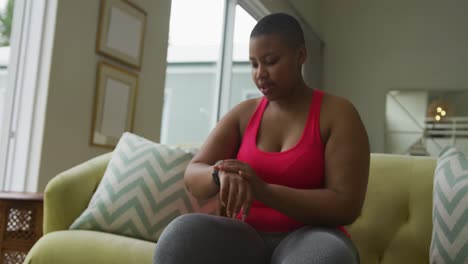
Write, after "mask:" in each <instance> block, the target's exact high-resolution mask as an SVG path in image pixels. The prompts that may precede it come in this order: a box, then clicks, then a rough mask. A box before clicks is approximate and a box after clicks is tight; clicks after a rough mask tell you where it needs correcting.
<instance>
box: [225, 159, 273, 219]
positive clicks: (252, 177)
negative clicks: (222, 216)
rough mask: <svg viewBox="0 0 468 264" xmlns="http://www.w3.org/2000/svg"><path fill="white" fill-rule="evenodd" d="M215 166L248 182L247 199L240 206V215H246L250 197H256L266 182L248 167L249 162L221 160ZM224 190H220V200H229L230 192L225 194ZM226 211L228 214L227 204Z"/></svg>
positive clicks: (250, 202) (250, 200) (250, 201)
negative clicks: (241, 213) (241, 206)
mask: <svg viewBox="0 0 468 264" xmlns="http://www.w3.org/2000/svg"><path fill="white" fill-rule="evenodd" d="M216 168H217V169H219V170H220V171H224V172H226V173H228V175H235V176H236V177H237V178H236V179H237V180H240V179H239V178H238V177H239V176H240V178H241V179H243V180H244V181H246V182H247V183H248V184H247V185H248V188H249V192H248V200H246V201H245V203H244V206H243V208H242V211H243V216H242V217H243V218H245V217H246V216H247V215H248V212H249V209H250V205H251V204H252V199H253V198H254V197H256V196H257V195H258V194H259V193H260V192H261V191H262V190H263V189H264V188H265V186H266V183H265V182H264V181H263V180H262V179H261V178H260V177H258V176H257V174H256V173H255V171H254V169H252V167H250V165H249V164H247V163H244V162H241V161H239V160H235V159H227V160H223V161H222V162H220V163H219V164H217V165H216ZM221 186H222V184H221ZM226 188H227V187H226ZM226 192H228V189H226V190H224V192H223V191H221V201H223V199H229V200H231V192H230V191H229V195H227V194H226ZM223 196H224V197H223ZM224 201H226V200H224ZM227 211H228V214H229V212H230V211H229V206H228V210H227ZM231 212H232V211H231Z"/></svg>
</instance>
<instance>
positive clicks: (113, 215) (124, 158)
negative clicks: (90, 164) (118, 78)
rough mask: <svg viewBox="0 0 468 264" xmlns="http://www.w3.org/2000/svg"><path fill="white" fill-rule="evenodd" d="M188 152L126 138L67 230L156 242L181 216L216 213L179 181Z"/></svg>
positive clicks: (127, 135) (213, 201) (213, 205)
mask: <svg viewBox="0 0 468 264" xmlns="http://www.w3.org/2000/svg"><path fill="white" fill-rule="evenodd" d="M192 157H193V153H191V152H189V151H186V150H184V149H181V148H177V147H170V146H167V145H163V144H156V143H154V142H151V141H149V140H146V139H144V138H142V137H139V136H136V135H134V134H131V133H125V134H124V135H123V136H122V138H121V139H120V141H119V143H118V144H117V147H116V149H115V151H114V153H113V155H112V158H111V160H110V162H109V165H108V167H107V169H106V171H105V173H104V176H103V178H102V180H101V182H100V184H99V186H98V188H97V190H96V192H95V193H94V195H93V197H92V198H91V201H90V203H89V206H88V208H87V209H86V210H85V211H84V212H83V213H82V214H81V215H80V216H79V217H78V219H76V220H75V221H74V222H73V224H72V225H71V227H70V229H87V230H97V231H103V232H109V233H114V234H119V235H125V236H130V237H135V238H141V239H145V240H149V241H157V239H158V238H159V235H160V234H161V232H162V230H163V229H164V228H165V227H166V226H167V224H169V223H170V222H171V221H172V220H173V219H175V218H176V217H177V216H179V215H181V214H184V213H191V212H197V213H216V212H217V208H216V207H217V204H218V202H217V199H216V198H214V199H211V200H209V201H198V200H197V199H195V198H194V197H193V196H192V195H191V194H190V193H189V192H188V191H187V190H186V189H185V185H184V182H183V177H184V172H185V168H186V166H187V165H188V163H189V161H190V160H191V159H192Z"/></svg>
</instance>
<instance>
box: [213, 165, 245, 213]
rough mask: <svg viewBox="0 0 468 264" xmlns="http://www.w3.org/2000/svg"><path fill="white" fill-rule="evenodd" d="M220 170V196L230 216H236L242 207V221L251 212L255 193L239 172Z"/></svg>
mask: <svg viewBox="0 0 468 264" xmlns="http://www.w3.org/2000/svg"><path fill="white" fill-rule="evenodd" d="M215 167H217V169H218V170H219V181H220V191H219V192H220V198H221V203H222V204H223V206H225V207H226V213H227V216H228V217H232V218H235V217H236V215H237V214H238V213H239V211H240V210H241V209H242V221H244V220H245V218H246V217H247V215H248V214H249V210H250V206H251V204H252V199H253V194H252V189H251V187H250V184H249V183H248V182H247V181H246V180H245V179H244V178H242V176H240V175H239V174H238V173H235V172H228V171H225V170H223V169H221V168H220V167H219V164H218V165H216V166H215Z"/></svg>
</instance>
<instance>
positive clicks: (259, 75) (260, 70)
mask: <svg viewBox="0 0 468 264" xmlns="http://www.w3.org/2000/svg"><path fill="white" fill-rule="evenodd" d="M266 77H268V72H267V71H266V69H265V66H258V68H257V79H265V78H266Z"/></svg>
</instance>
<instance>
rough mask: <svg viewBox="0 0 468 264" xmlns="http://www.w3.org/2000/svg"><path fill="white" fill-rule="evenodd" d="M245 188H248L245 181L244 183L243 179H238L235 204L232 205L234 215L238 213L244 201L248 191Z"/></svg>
mask: <svg viewBox="0 0 468 264" xmlns="http://www.w3.org/2000/svg"><path fill="white" fill-rule="evenodd" d="M247 188H248V185H247V183H245V182H244V181H240V184H239V189H238V192H237V200H236V206H235V207H234V216H236V215H237V214H238V213H239V211H240V210H241V207H242V205H243V204H244V201H245V199H246V196H247V193H248V190H247Z"/></svg>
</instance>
